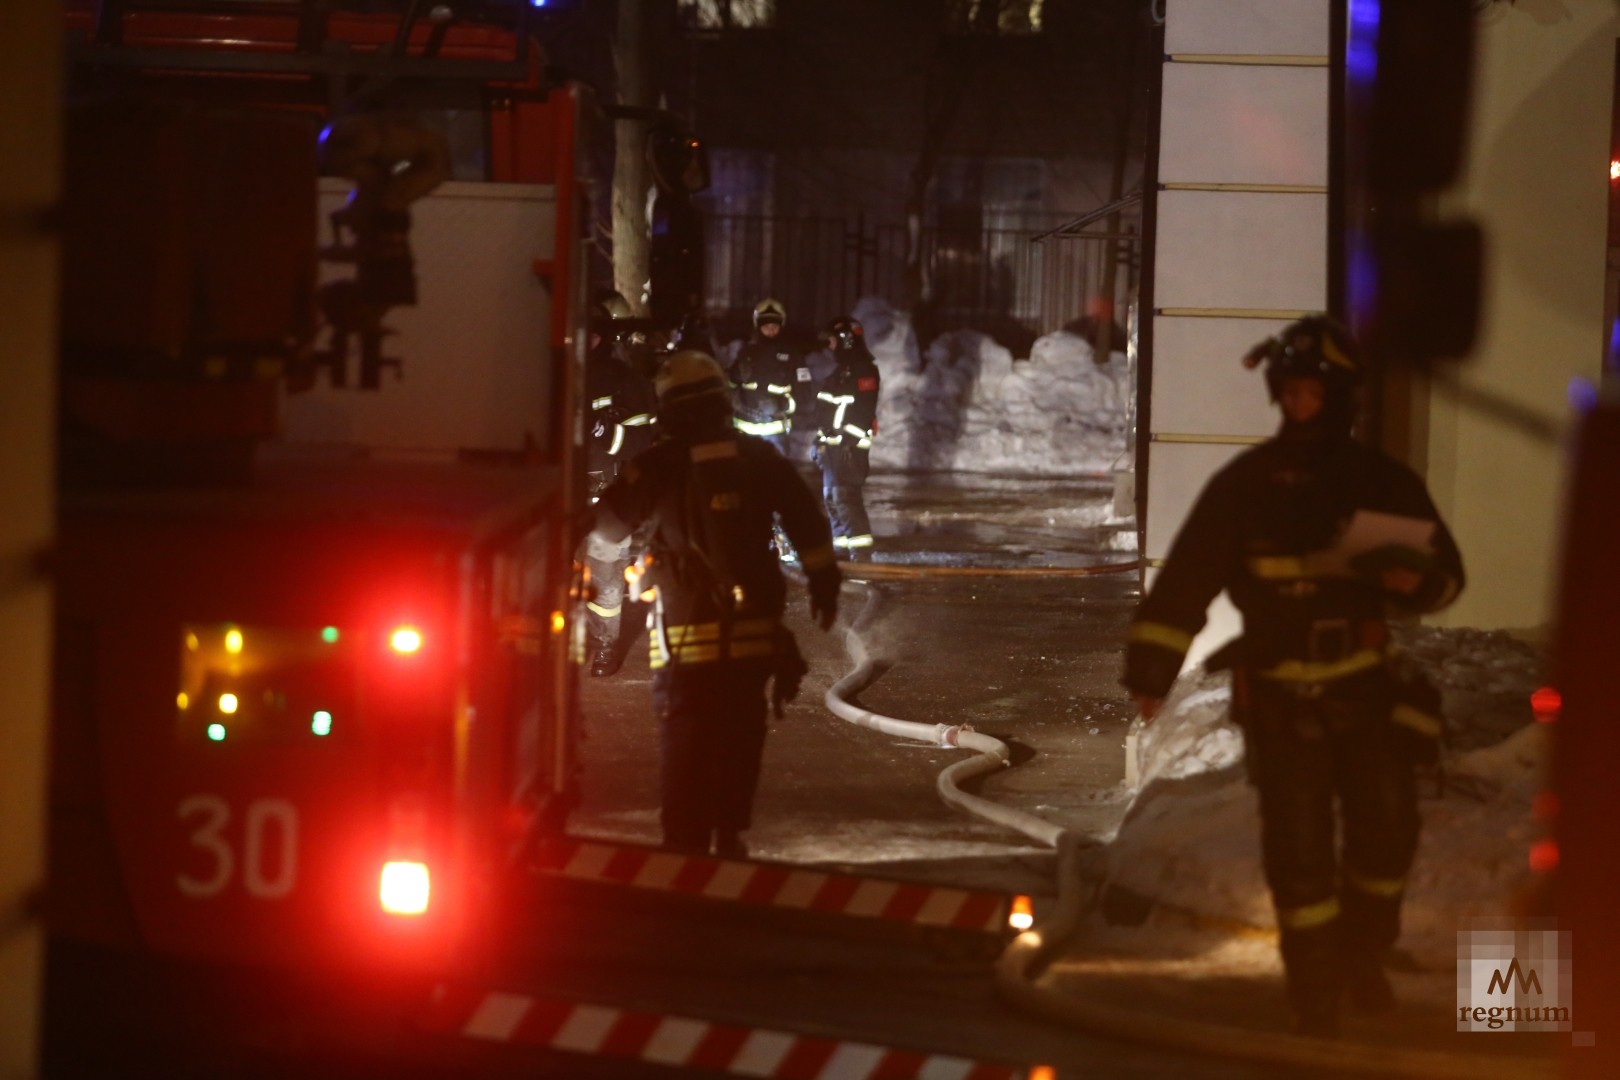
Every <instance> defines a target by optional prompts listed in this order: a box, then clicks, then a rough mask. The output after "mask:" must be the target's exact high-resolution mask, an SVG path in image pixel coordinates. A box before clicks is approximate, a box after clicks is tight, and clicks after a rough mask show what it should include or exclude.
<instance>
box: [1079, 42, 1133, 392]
mask: <svg viewBox="0 0 1620 1080" xmlns="http://www.w3.org/2000/svg"><path fill="white" fill-rule="evenodd" d="M1125 41H1126V45H1125V72H1124V77H1123V78H1121V79H1120V80H1119V85H1120V88H1121V93H1120V102H1119V130H1118V132H1117V138H1118V141H1117V142H1116V143H1115V145H1114V175H1113V183H1112V184H1110V185H1109V189H1108V201H1109V202H1112V203H1117V202H1119V200H1120V199H1121V198H1123V197H1124V195H1125V161H1126V159H1127V158H1128V157H1129V156H1130V152H1131V118H1132V117H1133V116H1134V115H1135V112H1136V92H1137V88H1136V80H1137V73H1138V72H1139V71H1140V70H1141V68H1142V64H1141V58H1140V57H1139V56H1138V55H1137V54H1138V53H1139V52H1140V51H1141V34H1140V33H1139V31H1138V23H1137V22H1136V21H1135V20H1132V21H1131V22H1130V23H1129V24H1128V26H1127V30H1126V38H1125ZM1119 228H1120V226H1119V212H1118V211H1117V210H1116V211H1115V212H1114V213H1112V214H1109V215H1108V224H1107V231H1108V234H1109V238H1108V239H1107V240H1104V241H1103V251H1104V252H1105V253H1106V254H1105V258H1104V262H1103V283H1102V303H1101V304H1100V305H1099V308H1100V311H1099V312H1098V314H1099V315H1100V316H1101V318H1099V319H1098V321H1097V341H1096V347H1095V348H1094V349H1093V350H1092V353H1091V359H1092V360H1093V361H1095V362H1096V363H1098V364H1106V363H1108V361H1109V360H1110V359H1112V358H1113V355H1114V319H1115V317H1116V313H1115V300H1116V297H1115V296H1114V294H1115V293H1116V292H1117V291H1118V289H1119V284H1118V283H1119V259H1120V255H1121V253H1122V252H1123V251H1124V250H1125V249H1124V245H1122V244H1121V243H1120V242H1119V241H1118V240H1116V239H1114V237H1115V236H1116V235H1117V234H1118V233H1119Z"/></svg>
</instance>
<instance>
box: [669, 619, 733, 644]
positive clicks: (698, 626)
mask: <svg viewBox="0 0 1620 1080" xmlns="http://www.w3.org/2000/svg"><path fill="white" fill-rule="evenodd" d="M664 636H665V637H667V638H668V639H669V643H670V644H671V645H681V644H686V643H691V642H695V641H719V640H720V624H719V623H717V622H708V623H691V624H689V625H683V626H670V627H666V628H665V629H664Z"/></svg>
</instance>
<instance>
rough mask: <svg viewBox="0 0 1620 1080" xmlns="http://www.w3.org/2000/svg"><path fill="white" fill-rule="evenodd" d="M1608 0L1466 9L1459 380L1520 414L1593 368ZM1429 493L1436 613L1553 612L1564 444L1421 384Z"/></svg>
mask: <svg viewBox="0 0 1620 1080" xmlns="http://www.w3.org/2000/svg"><path fill="white" fill-rule="evenodd" d="M1617 35H1620V14H1617V11H1616V6H1615V5H1614V4H1613V3H1612V2H1610V0H1519V2H1518V3H1517V4H1513V5H1509V4H1505V3H1500V2H1499V3H1497V4H1495V5H1494V6H1493V7H1492V8H1491V9H1490V11H1488V12H1487V13H1486V14H1485V15H1483V16H1482V17H1481V20H1480V26H1479V39H1478V62H1477V65H1476V73H1475V89H1474V115H1473V121H1472V132H1471V145H1470V149H1469V159H1468V164H1467V169H1466V174H1465V176H1464V178H1463V180H1462V182H1461V184H1460V185H1459V191H1458V196H1457V199H1456V201H1457V203H1458V204H1459V207H1460V208H1464V209H1466V210H1467V211H1468V212H1469V213H1471V214H1473V215H1474V216H1475V217H1476V218H1477V219H1478V220H1479V221H1480V223H1481V224H1482V225H1483V227H1484V229H1485V231H1486V242H1487V245H1488V253H1487V261H1486V267H1485V313H1484V317H1483V321H1482V324H1481V332H1480V339H1479V345H1478V348H1477V349H1476V352H1475V355H1474V356H1473V357H1471V358H1470V359H1469V360H1468V361H1467V362H1466V363H1465V364H1464V365H1462V367H1461V369H1460V372H1459V378H1460V380H1461V382H1462V384H1463V385H1464V386H1466V387H1469V388H1477V389H1479V390H1483V391H1487V392H1489V393H1490V394H1492V395H1495V396H1497V397H1499V398H1501V399H1503V400H1505V401H1506V402H1508V403H1510V404H1512V405H1514V406H1518V407H1519V408H1521V409H1524V410H1528V411H1530V412H1531V413H1534V414H1539V415H1542V416H1546V417H1550V418H1555V419H1557V420H1558V421H1559V422H1560V423H1564V422H1567V420H1568V417H1569V405H1568V398H1567V394H1568V389H1569V383H1570V380H1571V379H1572V378H1574V377H1576V376H1582V377H1585V378H1588V379H1594V380H1595V379H1596V378H1597V377H1598V374H1599V372H1600V369H1601V366H1602V356H1603V347H1604V344H1605V341H1606V338H1607V333H1606V329H1605V327H1604V322H1603V311H1604V307H1603V288H1604V265H1605V247H1606V243H1607V240H1606V236H1607V221H1608V187H1607V185H1608V168H1607V163H1608V160H1609V134H1610V112H1611V100H1612V97H1611V95H1612V82H1613V78H1614V67H1615V39H1616V36H1617ZM1428 396H1429V410H1428V418H1427V419H1428V423H1427V428H1428V432H1427V434H1428V437H1427V441H1426V444H1420V446H1422V447H1423V448H1425V449H1426V451H1427V476H1428V481H1429V486H1430V490H1431V491H1432V492H1433V494H1434V496H1435V500H1436V502H1437V503H1438V504H1439V506H1440V509H1441V512H1442V513H1443V514H1444V515H1445V516H1446V518H1447V520H1448V521H1449V523H1450V524H1451V526H1452V529H1453V531H1454V532H1455V533H1456V535H1457V539H1458V542H1459V544H1460V545H1461V547H1462V551H1463V556H1464V559H1465V561H1466V564H1467V569H1468V576H1469V585H1468V589H1467V591H1466V592H1465V593H1464V594H1463V596H1462V598H1461V599H1460V600H1459V601H1458V603H1457V604H1456V605H1455V606H1454V607H1452V608H1451V609H1450V610H1449V611H1448V612H1446V613H1445V614H1444V615H1443V616H1441V618H1440V621H1443V622H1444V623H1446V624H1449V625H1458V626H1478V627H1486V628H1509V629H1534V628H1537V627H1541V626H1544V625H1545V624H1546V623H1548V622H1549V620H1550V619H1551V617H1552V610H1551V607H1552V600H1553V596H1552V593H1553V585H1554V579H1555V575H1556V573H1557V551H1558V547H1559V531H1560V516H1561V498H1562V483H1563V477H1564V474H1565V467H1564V451H1563V446H1562V445H1561V444H1560V443H1558V442H1556V441H1548V440H1547V439H1545V438H1537V437H1534V436H1532V435H1529V434H1526V433H1525V432H1524V431H1523V430H1521V429H1519V428H1516V427H1514V426H1513V425H1511V424H1509V423H1505V422H1503V421H1502V420H1500V419H1498V418H1496V417H1494V416H1493V415H1490V414H1488V413H1486V412H1483V411H1481V410H1480V409H1478V408H1477V407H1474V406H1472V405H1470V406H1464V405H1461V404H1459V401H1458V397H1457V395H1456V394H1455V393H1454V392H1451V391H1450V390H1448V389H1447V388H1446V387H1445V386H1444V385H1436V386H1434V387H1432V388H1431V390H1430V392H1429V395H1428Z"/></svg>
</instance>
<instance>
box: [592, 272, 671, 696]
mask: <svg viewBox="0 0 1620 1080" xmlns="http://www.w3.org/2000/svg"><path fill="white" fill-rule="evenodd" d="M631 315H632V312H631V310H630V305H629V303H628V302H626V300H625V299H624V297H623V296H621V295H619V294H618V293H616V292H611V293H608V294H607V295H606V296H605V297H603V299H602V300H601V301H599V302H598V303H597V304H596V305H595V306H594V308H593V311H592V320H591V327H590V343H591V349H590V354H589V356H588V358H587V362H586V368H585V393H586V398H587V401H588V403H589V405H590V410H591V412H590V445H589V447H588V448H587V455H586V457H587V466H586V468H587V470H588V472H587V483H586V486H587V489H588V491H589V493H590V496H591V499H592V501H593V502H594V501H595V500H596V498H597V497H598V496H600V495H601V493H602V492H603V491H604V490H606V488H607V486H608V485H609V484H611V483H612V482H613V478H614V477H615V476H617V475H618V473H619V468H620V466H621V464H622V463H623V462H625V461H628V460H629V459H630V458H631V457H633V456H634V455H635V454H637V453H639V452H640V451H641V450H643V449H645V448H646V447H647V446H649V445H650V444H651V442H652V439H653V431H654V428H653V427H652V424H653V422H654V419H655V413H656V409H657V401H656V400H655V398H654V395H653V386H652V384H651V383H650V382H648V381H647V379H645V378H644V377H642V376H641V375H639V374H637V372H636V371H635V370H634V369H633V368H632V367H631V365H630V363H629V362H628V360H627V358H626V355H625V350H626V349H627V348H628V347H629V343H628V342H627V341H626V340H625V338H626V337H627V335H625V334H622V333H620V332H619V327H620V326H622V325H624V324H625V323H626V322H627V321H628V320H629V319H630V318H631ZM585 561H586V565H587V566H588V567H589V568H590V573H591V584H592V586H593V587H594V589H593V591H594V595H593V596H592V597H591V598H590V599H589V600H587V601H586V604H585V626H586V634H587V635H588V637H589V638H590V672H591V674H592V675H594V676H607V675H612V674H613V673H614V672H616V671H618V670H619V667H620V665H621V664H623V663H624V655H625V652H626V651H627V650H628V648H629V644H630V639H629V636H627V635H625V634H624V633H623V624H624V619H623V611H624V601H625V595H624V592H625V579H624V574H625V570H626V569H627V568H628V567H629V565H630V540H629V538H628V537H626V538H625V539H624V540H623V541H620V542H615V543H612V544H609V543H606V542H604V541H602V540H600V539H599V538H597V537H595V536H592V537H590V538H588V539H587V540H586V541H585Z"/></svg>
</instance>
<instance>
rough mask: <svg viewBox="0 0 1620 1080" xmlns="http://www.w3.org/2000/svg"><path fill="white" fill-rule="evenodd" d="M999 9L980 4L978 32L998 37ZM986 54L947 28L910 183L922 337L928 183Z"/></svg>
mask: <svg viewBox="0 0 1620 1080" xmlns="http://www.w3.org/2000/svg"><path fill="white" fill-rule="evenodd" d="M1000 12H1001V3H1000V0H996V2H994V3H984V4H981V5H980V6H979V9H978V12H977V14H976V15H975V17H974V26H973V29H974V32H975V33H983V34H988V35H989V36H990V37H991V38H994V36H995V32H996V26H997V20H998V17H999V15H1000ZM976 45H977V46H978V47H975V46H976ZM982 52H983V44H982V43H980V42H975V41H974V40H973V37H972V36H970V35H967V34H955V35H953V34H951V33H949V32H947V33H946V34H945V35H944V36H943V37H942V38H941V39H940V48H939V52H938V55H937V61H938V67H937V70H939V71H941V72H943V76H942V77H943V79H944V80H945V90H944V93H943V95H942V96H941V98H940V101H939V104H938V106H937V107H936V108H934V109H933V110H932V111H931V112H930V113H929V114H928V116H927V123H926V125H925V126H924V128H923V140H922V146H921V147H920V148H919V149H918V151H917V161H916V164H915V165H913V166H912V169H911V180H910V183H909V184H908V185H907V187H906V306H907V307H909V308H910V309H911V312H912V319H913V323H914V325H916V326H917V327H918V334H919V337H921V336H923V335H926V334H927V327H926V326H925V325H924V324H925V323H926V322H927V309H928V305H929V303H930V302H931V300H932V292H933V289H932V282H930V281H929V278H928V270H929V267H928V262H927V260H926V259H925V258H924V254H925V253H924V252H923V246H922V234H923V224H924V222H925V221H926V220H927V215H928V187H929V185H930V184H932V183H933V182H934V173H935V172H936V171H937V170H938V169H939V161H940V158H941V157H942V156H943V155H944V151H945V140H946V138H947V137H948V136H949V135H950V133H951V127H952V126H953V125H954V124H955V123H956V114H957V112H959V111H960V110H961V107H962V99H963V98H964V97H966V96H967V88H968V85H969V84H970V83H971V82H972V81H973V76H974V72H975V70H976V69H977V67H978V59H979V56H980V55H981V54H982ZM925 107H926V104H925Z"/></svg>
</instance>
